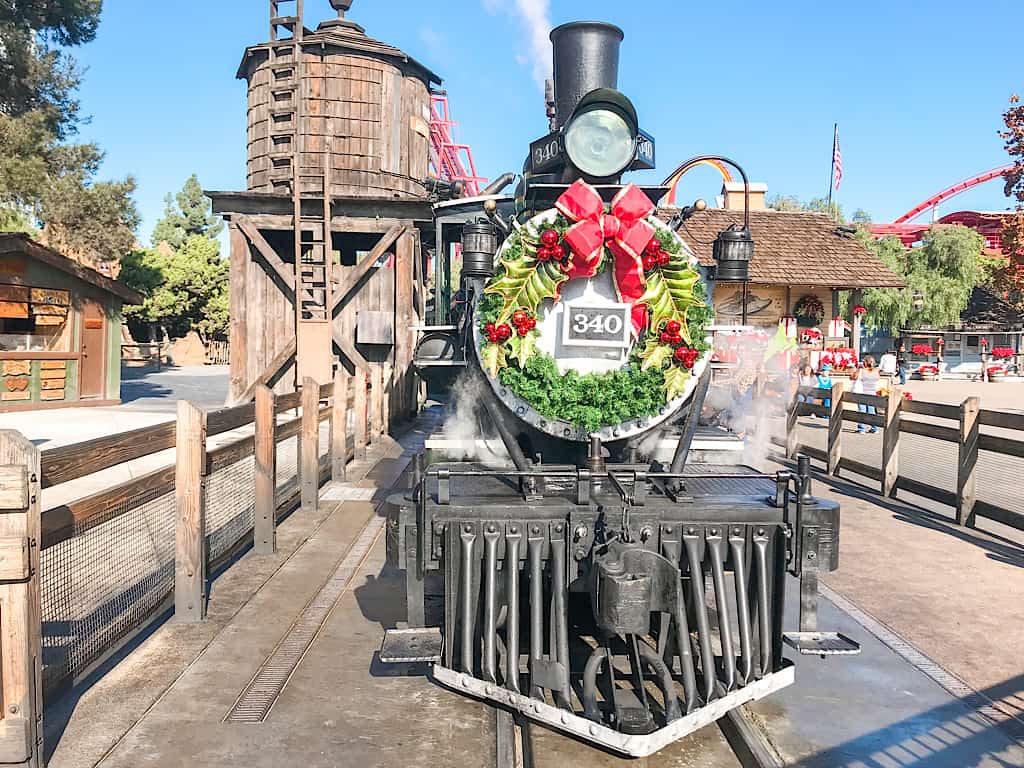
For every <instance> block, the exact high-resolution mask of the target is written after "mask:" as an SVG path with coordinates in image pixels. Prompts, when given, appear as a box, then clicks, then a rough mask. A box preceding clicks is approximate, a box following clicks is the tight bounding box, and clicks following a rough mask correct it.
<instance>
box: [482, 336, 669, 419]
mask: <svg viewBox="0 0 1024 768" xmlns="http://www.w3.org/2000/svg"><path fill="white" fill-rule="evenodd" d="M499 377H500V379H501V383H502V384H504V385H505V386H506V387H508V388H509V389H511V390H512V391H513V392H515V393H516V394H517V395H518V396H519V397H521V398H522V399H523V400H526V401H527V402H528V403H530V405H532V406H533V408H534V409H535V410H536V411H537V413H539V414H540V415H541V416H546V417H547V418H549V419H561V420H562V421H567V422H569V423H570V424H574V425H575V426H577V427H583V428H585V429H587V430H588V431H595V430H598V429H600V428H601V427H603V426H607V425H609V424H621V423H622V422H624V421H628V420H629V419H635V418H637V417H639V416H653V415H654V414H656V413H658V411H659V409H660V408H661V407H662V406H663V405H664V404H665V376H664V374H663V372H662V371H660V370H652V371H641V370H640V368H639V367H638V366H636V365H635V364H631V365H629V366H628V367H626V368H624V369H622V370H619V371H612V372H610V373H587V374H580V373H577V372H576V371H573V370H569V371H566V372H565V374H562V373H559V371H558V366H557V365H555V361H554V358H552V357H551V356H550V355H546V354H542V353H537V354H535V355H533V356H531V357H530V358H529V359H528V360H527V361H526V366H525V367H523V368H519V367H517V366H514V365H510V366H508V367H506V368H502V369H501V373H500V374H499Z"/></svg>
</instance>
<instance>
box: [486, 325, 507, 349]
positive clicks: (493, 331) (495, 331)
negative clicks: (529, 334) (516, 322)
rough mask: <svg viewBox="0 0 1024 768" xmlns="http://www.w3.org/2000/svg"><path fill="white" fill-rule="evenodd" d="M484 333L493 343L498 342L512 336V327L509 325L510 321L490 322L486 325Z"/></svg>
mask: <svg viewBox="0 0 1024 768" xmlns="http://www.w3.org/2000/svg"><path fill="white" fill-rule="evenodd" d="M484 333H485V334H486V335H487V340H488V341H489V342H491V344H498V343H500V342H502V341H508V340H509V339H510V338H512V329H511V328H510V327H509V326H508V323H502V324H501V325H495V324H494V323H488V324H487V325H485V326H484Z"/></svg>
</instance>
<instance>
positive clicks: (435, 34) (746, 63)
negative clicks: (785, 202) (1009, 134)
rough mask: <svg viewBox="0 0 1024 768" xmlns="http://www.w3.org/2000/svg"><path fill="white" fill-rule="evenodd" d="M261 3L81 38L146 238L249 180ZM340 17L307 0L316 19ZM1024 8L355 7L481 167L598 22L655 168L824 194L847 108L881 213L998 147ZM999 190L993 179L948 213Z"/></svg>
mask: <svg viewBox="0 0 1024 768" xmlns="http://www.w3.org/2000/svg"><path fill="white" fill-rule="evenodd" d="M267 5H268V3H267V2H266V0H207V2H206V3H186V2H183V0H171V1H170V2H146V3H141V2H139V0H105V2H104V9H103V19H102V23H101V26H100V29H99V35H98V37H97V40H96V41H95V42H93V43H91V44H89V45H88V46H85V47H83V48H81V49H79V50H77V51H76V52H75V55H76V56H77V57H78V59H79V61H80V63H81V64H83V65H84V66H85V67H86V68H87V72H86V76H85V82H84V85H83V88H82V90H81V100H82V103H83V108H84V110H83V111H84V112H85V113H86V114H88V115H91V122H90V123H89V124H88V125H86V126H84V127H83V129H82V131H81V138H83V139H85V140H95V141H98V142H99V143H100V144H101V146H102V147H103V148H104V149H105V150H106V152H107V159H106V162H105V164H104V167H103V171H102V173H103V175H104V176H105V177H118V176H123V175H126V174H133V175H134V176H135V177H136V178H137V180H138V183H139V190H138V193H137V196H136V199H137V201H138V204H139V208H140V210H141V212H142V214H143V218H144V222H143V225H142V228H141V230H140V233H139V234H140V238H141V239H142V240H143V241H144V242H148V239H149V235H150V232H151V231H152V227H153V224H154V223H155V221H156V218H157V217H158V216H159V215H160V212H161V210H162V207H163V204H162V199H163V196H164V195H165V194H166V193H167V192H170V191H175V190H177V189H179V188H180V187H181V185H182V183H183V182H184V180H185V178H186V177H187V176H188V175H189V174H190V173H192V172H196V173H198V174H199V177H200V180H201V182H202V183H203V185H204V187H206V188H207V189H223V190H227V189H242V188H244V185H245V83H244V81H238V80H235V79H234V74H235V71H236V68H237V66H238V63H239V61H240V60H241V55H242V51H243V49H244V48H245V46H246V45H250V44H254V43H259V42H263V41H264V40H265V39H266V37H267ZM444 8H447V9H448V10H447V11H444V10H442V9H444ZM331 13H332V12H331V10H330V6H329V4H328V2H327V0H306V24H307V26H315V24H316V23H317V22H318V21H320V20H322V19H324V18H328V17H329V16H330V15H331ZM1019 14H1020V7H1019V0H976V2H975V3H973V4H971V5H967V6H965V5H964V4H963V3H960V2H956V3H954V2H951V1H950V0H920V1H919V0H887V1H885V2H882V1H880V0H861V2H858V3H829V2H822V0H779V1H778V2H774V3H765V2H760V1H759V2H753V1H749V0H748V1H744V2H736V1H735V0H733V1H730V0H724V1H723V2H718V3H696V2H682V1H680V0H649V1H648V2H646V3H642V4H640V3H632V4H631V3H622V2H611V0H587V1H586V2H584V1H583V0H550V2H548V0H440V1H439V2H432V3H427V2H423V0H355V3H354V5H353V8H352V11H351V12H350V14H349V15H350V17H351V18H352V19H354V20H356V21H358V22H359V23H360V24H362V25H363V26H364V27H366V30H367V33H368V34H370V35H371V36H373V37H376V38H378V39H381V40H384V41H386V42H388V43H391V44H393V45H396V46H398V47H400V48H402V49H404V50H405V51H407V52H408V53H410V54H411V55H413V56H414V57H416V58H418V59H419V60H421V61H422V62H424V63H425V64H427V65H428V66H430V67H431V68H433V69H434V70H435V71H436V72H438V73H439V74H440V75H441V76H442V77H444V79H445V83H444V87H445V88H447V89H448V92H449V97H450V100H451V103H452V109H453V112H454V116H455V118H456V119H457V120H458V121H459V124H460V125H459V129H458V130H459V135H460V138H461V140H463V141H466V142H468V143H470V144H471V145H472V146H473V151H474V155H475V159H476V164H477V170H478V171H479V172H480V173H482V174H483V175H486V176H491V177H494V176H497V175H498V174H500V173H501V172H503V171H505V170H518V169H519V168H520V167H521V165H522V161H523V158H524V156H525V153H526V148H527V144H528V143H529V141H531V140H532V139H534V138H537V137H539V136H541V135H542V134H543V133H544V132H545V129H546V120H545V117H544V105H543V103H542V101H543V100H542V95H541V90H540V87H539V85H538V83H537V82H536V74H537V73H538V72H539V71H542V70H543V68H544V67H543V63H541V64H540V65H538V55H537V54H536V53H535V51H542V50H543V48H542V47H541V46H542V43H543V40H544V36H543V33H542V28H543V27H545V26H546V25H547V23H548V22H550V23H552V24H559V23H562V22H565V21H572V20H577V19H581V18H594V19H601V20H607V21H611V22H613V23H616V24H618V25H619V26H621V27H622V28H623V29H624V30H625V33H626V39H625V42H624V43H623V49H622V66H621V72H620V82H619V87H620V89H621V90H623V91H624V92H625V93H626V94H628V95H629V96H630V98H632V99H633V101H634V103H635V104H636V105H637V108H638V110H639V113H640V116H641V122H642V124H643V126H644V127H645V129H646V130H647V131H648V132H650V133H652V134H653V135H654V136H655V137H656V139H657V146H658V157H659V170H658V172H657V173H656V174H652V176H651V178H654V177H655V176H657V177H658V180H660V178H661V174H663V173H667V172H668V171H670V170H671V168H672V167H673V166H674V165H676V164H677V163H678V162H680V161H682V160H683V159H685V158H687V157H690V156H691V155H694V154H698V153H704V152H714V153H720V154H725V155H728V156H730V157H733V158H734V159H736V160H738V161H739V162H740V163H742V164H743V165H744V166H745V168H746V170H747V172H748V173H749V175H750V176H751V179H752V180H753V181H763V182H766V183H767V184H768V186H769V194H773V193H783V194H793V195H797V196H799V197H801V198H810V197H814V196H819V195H824V194H825V193H826V192H827V189H828V173H829V160H830V154H831V142H832V125H833V123H834V122H838V123H839V131H840V146H841V148H842V153H843V164H844V170H845V176H844V179H843V183H842V187H841V189H840V191H839V193H838V200H839V202H840V203H842V204H843V206H844V208H845V209H846V210H847V211H848V212H852V211H853V210H854V209H856V208H860V207H862V208H865V209H866V210H868V211H869V212H870V213H871V214H872V215H873V216H874V219H875V220H876V221H888V220H891V219H892V218H894V217H895V216H898V215H899V214H901V213H903V212H904V211H905V210H907V209H909V208H910V207H912V206H913V205H915V204H917V203H918V202H920V201H922V200H924V199H925V198H926V197H928V196H930V195H931V194H932V193H934V192H936V191H938V190H939V189H942V188H943V187H945V186H947V185H949V184H952V183H953V182H956V181H958V180H960V179H961V178H964V177H966V176H971V175H973V174H975V173H976V172H980V171H982V170H986V169H988V168H992V167H995V166H998V165H1001V164H1003V163H1005V162H1007V157H1006V154H1005V152H1004V151H1003V149H1002V143H1001V141H1000V139H999V138H998V136H997V135H996V131H997V130H998V128H999V127H1000V125H1001V121H1000V115H1001V113H1002V111H1003V110H1004V109H1005V106H1006V104H1007V99H1008V97H1009V96H1010V94H1011V93H1013V92H1014V91H1021V90H1024V75H1022V74H1021V72H1022V70H1021V68H1020V62H1019V59H1018V60H1015V55H1016V54H1015V51H1014V49H1013V46H1011V45H1006V44H1004V43H1003V42H1001V41H1000V39H999V35H998V31H999V29H1000V28H1002V27H1003V26H1005V25H1007V24H1012V23H1013V20H1014V19H1019ZM638 180H639V179H638ZM718 186H719V182H718V180H717V179H716V177H715V176H714V172H713V171H710V170H704V169H698V170H696V171H694V172H693V173H691V174H689V175H688V176H687V181H686V183H685V185H684V187H683V188H682V189H681V196H682V198H683V199H690V198H693V197H699V196H700V197H706V198H708V199H709V200H710V199H712V198H713V196H714V195H715V193H716V192H717V189H718ZM1006 206H1007V201H1006V199H1005V198H1004V197H1003V195H1002V189H1001V186H1000V184H999V183H998V182H993V183H990V184H987V185H984V186H981V187H977V188H975V189H974V190H972V191H970V192H968V193H966V194H964V195H962V196H961V197H959V198H957V199H956V200H953V201H950V202H949V203H947V204H946V206H945V207H944V208H943V209H942V211H943V212H951V211H954V210H962V209H966V208H975V209H985V210H1002V209H1004V208H1005V207H1006Z"/></svg>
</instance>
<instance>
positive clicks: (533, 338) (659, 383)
mask: <svg viewBox="0 0 1024 768" xmlns="http://www.w3.org/2000/svg"><path fill="white" fill-rule="evenodd" d="M653 211H654V206H653V205H652V204H651V202H650V200H649V199H648V198H647V195H645V194H644V193H643V192H642V191H641V190H640V189H639V188H638V187H636V186H635V185H633V184H630V185H627V186H626V187H624V188H623V189H622V190H620V191H619V193H618V194H617V195H616V196H615V198H614V199H613V200H612V202H611V204H610V205H605V204H604V202H603V201H602V199H601V197H600V195H599V193H598V192H597V190H596V189H594V187H592V186H591V185H589V184H587V183H586V182H583V181H577V182H575V183H574V184H573V185H572V186H571V187H569V189H568V190H566V192H565V193H564V194H563V195H562V196H561V197H560V198H559V199H558V200H557V201H556V203H555V207H554V208H552V209H549V210H546V211H543V212H541V213H538V214H537V215H535V216H533V217H532V218H531V219H529V220H527V221H526V222H525V223H524V224H522V225H517V226H516V227H515V229H514V231H513V232H512V234H510V235H509V237H508V238H506V240H505V242H504V243H503V244H502V247H501V249H500V250H499V252H498V266H497V268H496V270H495V273H494V275H493V277H492V278H491V279H490V280H489V281H488V283H487V285H486V287H485V289H484V298H483V299H482V300H481V302H480V303H479V305H478V307H477V315H476V319H477V322H478V325H477V332H478V339H479V344H480V346H479V351H480V360H481V363H482V365H483V368H484V369H485V370H486V371H487V373H488V374H489V375H490V376H491V377H493V378H496V379H498V380H499V381H500V382H501V383H502V384H503V385H504V386H506V387H508V388H509V389H511V390H512V391H513V392H514V393H515V394H516V395H518V396H519V397H520V398H522V399H523V400H525V401H526V402H528V403H530V405H531V406H532V407H533V408H534V409H535V410H536V411H537V412H538V413H540V414H541V415H544V416H546V417H549V418H552V419H562V420H564V421H568V422H571V423H573V424H576V425H577V426H581V427H585V428H587V429H588V430H595V429H598V428H600V427H603V426H611V425H615V424H620V423H622V422H624V421H627V420H629V419H632V418H638V417H643V416H650V415H653V414H655V413H658V412H659V411H660V410H662V409H663V407H664V406H665V404H666V403H667V402H669V401H671V400H674V399H675V398H678V397H680V396H682V395H684V394H685V392H686V389H687V382H688V381H689V380H690V379H691V378H692V375H693V373H692V372H693V369H694V367H695V366H696V365H697V364H698V361H699V360H700V359H701V358H702V357H704V356H705V353H706V352H707V350H708V344H707V341H706V339H705V332H704V327H705V325H706V323H707V322H708V320H709V317H710V310H709V309H708V307H707V305H706V303H705V300H704V299H705V293H704V285H703V283H701V281H700V276H699V274H698V273H697V271H696V269H695V268H694V267H695V266H696V259H695V258H694V256H693V255H692V253H691V252H690V251H689V250H688V249H687V247H686V245H685V244H684V243H683V241H682V240H681V239H680V238H679V236H678V235H677V234H676V233H675V232H673V231H672V230H671V229H670V228H669V227H668V226H666V225H665V224H664V223H663V222H662V221H660V220H659V219H657V218H656V217H654V216H653ZM604 270H611V277H612V282H613V285H614V288H615V293H616V295H617V296H618V299H619V301H620V302H622V303H623V304H629V305H630V307H631V311H630V318H631V321H632V328H631V339H632V340H633V346H632V351H631V353H630V355H629V360H628V363H627V364H626V365H625V367H623V368H622V369H620V370H613V371H610V372H607V373H586V374H581V373H579V372H577V371H574V370H568V371H564V372H559V371H558V368H557V365H556V363H555V360H554V358H552V357H551V356H550V355H548V354H546V353H545V352H543V351H541V350H539V349H538V348H537V342H538V340H539V338H540V330H539V329H538V328H537V325H538V322H541V321H542V319H543V316H544V313H547V312H550V311H551V309H552V308H553V307H554V306H555V305H556V304H557V303H558V302H559V301H560V300H561V290H562V287H563V285H564V284H565V283H566V282H567V281H570V280H574V279H580V278H592V277H595V276H597V275H598V274H600V273H602V272H603V271H604Z"/></svg>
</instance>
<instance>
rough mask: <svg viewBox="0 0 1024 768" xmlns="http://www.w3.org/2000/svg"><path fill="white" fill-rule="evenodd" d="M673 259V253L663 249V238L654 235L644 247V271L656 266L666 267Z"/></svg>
mask: <svg viewBox="0 0 1024 768" xmlns="http://www.w3.org/2000/svg"><path fill="white" fill-rule="evenodd" d="M671 260H672V254H670V253H669V252H668V251H665V250H662V247H661V240H659V239H658V238H657V237H652V238H651V242H649V243H648V244H647V247H646V248H645V249H644V271H645V272H650V271H651V270H652V269H654V268H655V267H664V266H667V265H668V263H669V262H670V261H671Z"/></svg>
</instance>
